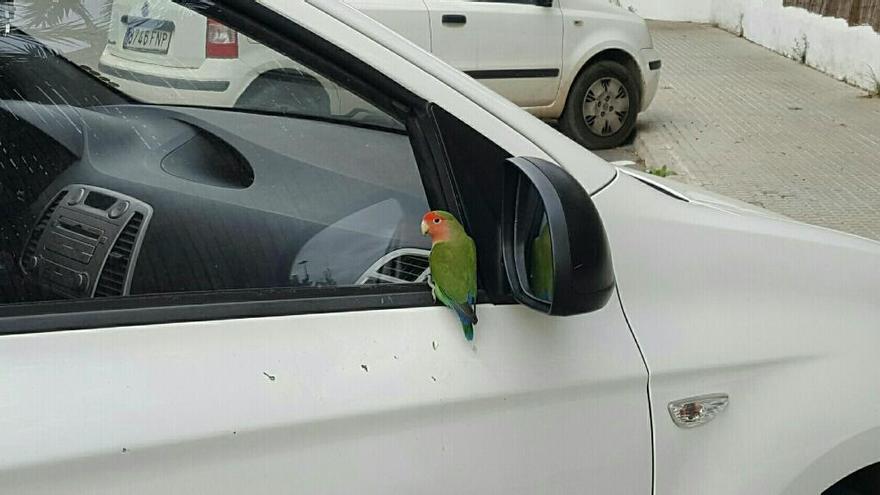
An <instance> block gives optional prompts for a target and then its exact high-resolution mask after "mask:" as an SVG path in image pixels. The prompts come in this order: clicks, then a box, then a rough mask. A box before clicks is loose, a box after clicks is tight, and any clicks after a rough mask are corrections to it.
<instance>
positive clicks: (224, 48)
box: [205, 19, 238, 58]
mask: <svg viewBox="0 0 880 495" xmlns="http://www.w3.org/2000/svg"><path fill="white" fill-rule="evenodd" d="M205 56H206V57H208V58H238V33H237V32H235V30H234V29H232V28H228V27H226V26H224V25H223V24H221V23H219V22H217V21H215V20H213V19H208V30H207V31H206V32H205Z"/></svg>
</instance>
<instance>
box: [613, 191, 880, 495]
mask: <svg viewBox="0 0 880 495" xmlns="http://www.w3.org/2000/svg"><path fill="white" fill-rule="evenodd" d="M597 206H598V207H599V209H600V212H601V213H602V217H603V221H604V223H605V226H606V229H607V232H608V235H609V239H610V242H611V249H612V252H613V253H614V257H615V258H614V261H615V263H614V265H615V273H616V275H617V281H618V286H619V290H620V292H621V298H622V301H623V307H624V310H625V311H626V314H627V317H628V319H629V322H630V324H631V325H632V327H633V329H634V331H635V332H636V336H637V339H638V341H639V344H640V346H641V348H642V350H643V352H644V354H645V358H646V361H647V364H648V368H649V371H650V374H651V384H650V388H651V398H652V409H653V417H654V432H655V441H656V483H657V485H656V493H670V494H673V493H685V492H693V493H718V494H726V493H730V494H743V493H785V494H803V493H819V492H821V491H822V490H824V489H825V488H827V487H828V485H829V484H830V483H833V482H834V481H836V480H838V479H840V478H842V477H844V476H846V475H847V474H849V473H850V472H852V471H854V470H855V469H858V468H859V467H862V466H865V465H868V464H871V463H873V462H877V460H878V456H880V450H878V449H877V446H878V445H880V444H878V443H877V440H878V438H880V434H878V432H880V430H878V422H877V418H878V417H880V401H877V399H876V398H875V397H873V395H872V393H869V392H868V390H873V389H874V388H875V387H874V385H873V384H876V383H877V382H878V381H880V366H878V365H877V356H876V354H877V349H878V347H880V333H878V331H877V330H878V323H877V322H878V321H880V305H878V304H877V303H876V294H877V289H878V278H877V275H876V274H877V273H880V249H878V244H877V243H876V242H873V241H868V240H865V239H861V238H858V237H856V236H850V235H845V234H840V233H834V232H830V231H828V230H826V229H821V228H817V227H810V226H805V225H803V224H800V223H796V222H793V221H787V220H780V219H775V218H769V217H765V216H758V215H755V214H743V213H733V212H727V211H720V210H719V209H717V208H712V207H707V206H704V205H700V204H694V203H688V202H684V201H680V200H676V199H673V198H670V197H669V196H667V195H666V194H664V193H662V192H660V191H656V190H652V189H650V188H648V187H646V186H645V185H643V184H641V183H639V182H638V181H637V180H636V179H634V178H632V177H629V176H627V175H623V174H621V175H620V177H619V178H618V179H617V180H616V181H615V183H614V184H612V185H611V186H609V187H608V188H607V189H606V190H603V192H602V193H601V194H599V195H598V196H597ZM647 240H650V244H648V245H646V241H647ZM716 392H721V393H727V394H729V395H730V406H729V408H728V410H727V411H725V412H724V413H722V414H721V415H720V416H719V417H718V418H717V419H715V420H714V421H713V422H711V423H709V424H708V425H706V426H704V427H701V428H699V429H695V430H683V429H681V428H678V427H676V426H675V425H674V424H673V422H672V420H671V418H670V416H669V413H668V411H667V410H666V406H667V404H668V403H669V402H670V401H673V400H677V399H682V398H685V397H691V396H695V395H700V394H707V393H716ZM869 445H872V446H873V448H869V447H868V446H869ZM832 450H833V451H834V453H833V454H831V453H830V451H832ZM724 467H728V468H727V469H725V468H724Z"/></svg>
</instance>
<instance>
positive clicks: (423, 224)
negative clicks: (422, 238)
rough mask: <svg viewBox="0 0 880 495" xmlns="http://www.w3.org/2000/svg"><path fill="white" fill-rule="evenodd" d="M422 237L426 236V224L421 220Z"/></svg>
mask: <svg viewBox="0 0 880 495" xmlns="http://www.w3.org/2000/svg"><path fill="white" fill-rule="evenodd" d="M422 235H428V224H427V223H425V221H424V220H422Z"/></svg>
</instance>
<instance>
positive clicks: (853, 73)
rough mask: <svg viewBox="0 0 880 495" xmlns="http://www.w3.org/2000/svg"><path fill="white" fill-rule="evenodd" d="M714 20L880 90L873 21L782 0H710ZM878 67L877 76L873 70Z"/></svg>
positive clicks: (878, 41) (878, 42)
mask: <svg viewBox="0 0 880 495" xmlns="http://www.w3.org/2000/svg"><path fill="white" fill-rule="evenodd" d="M711 1H712V11H713V22H716V23H718V25H719V26H721V27H723V28H724V29H727V30H729V31H732V32H735V33H742V35H743V36H744V37H745V38H748V39H750V40H752V41H754V42H755V43H758V44H760V45H763V46H766V47H767V48H769V49H771V50H773V51H775V52H779V53H782V54H784V55H786V56H789V57H792V58H795V59H799V58H800V57H801V55H802V54H803V51H804V49H803V47H804V46H806V63H807V65H810V66H812V67H815V68H817V69H819V70H821V71H823V72H826V73H828V74H830V75H832V76H834V77H836V78H838V79H841V80H846V81H847V82H849V83H851V84H856V85H858V86H861V87H863V88H866V89H876V87H875V85H876V82H875V80H876V79H880V34H878V33H876V32H875V31H874V30H873V29H872V28H871V27H870V26H852V27H851V26H849V25H848V24H847V22H846V21H845V20H843V19H838V18H835V17H822V16H820V15H818V14H814V13H812V12H809V11H807V10H804V9H799V8H794V7H783V6H782V0H711ZM872 70H873V72H874V75H873V76H872V74H871V72H872Z"/></svg>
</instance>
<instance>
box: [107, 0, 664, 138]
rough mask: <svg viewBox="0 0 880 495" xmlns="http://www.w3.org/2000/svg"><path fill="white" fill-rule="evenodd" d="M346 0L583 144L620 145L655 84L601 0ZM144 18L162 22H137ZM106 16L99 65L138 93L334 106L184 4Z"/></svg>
mask: <svg viewBox="0 0 880 495" xmlns="http://www.w3.org/2000/svg"><path fill="white" fill-rule="evenodd" d="M348 3H349V4H350V5H352V6H354V7H356V8H358V9H360V10H362V11H363V12H365V13H367V14H368V15H369V16H371V17H373V18H374V19H376V20H378V21H380V22H382V23H383V24H385V25H386V26H388V27H390V28H392V29H393V30H395V31H397V32H398V33H400V34H402V35H403V36H405V37H406V38H408V39H409V40H410V41H412V42H413V43H415V44H417V45H419V46H420V47H421V48H423V49H425V50H427V51H430V52H432V53H433V54H435V55H436V56H438V57H440V58H441V59H443V60H444V61H446V62H448V63H449V64H451V65H453V66H454V67H456V68H458V69H460V70H462V71H464V72H466V73H467V74H469V75H471V76H472V77H474V78H476V79H478V80H479V81H481V82H482V83H483V84H485V85H486V86H488V87H490V88H492V89H494V90H495V91H497V92H498V93H500V94H501V95H502V96H505V97H506V98H508V99H510V100H511V101H513V102H514V103H516V104H517V105H519V106H521V107H524V108H526V109H527V110H528V111H530V112H531V113H533V114H534V115H536V116H538V117H541V118H544V119H558V120H559V125H560V128H561V129H562V130H563V132H564V133H565V134H566V135H568V136H569V137H571V138H572V139H574V140H576V141H578V142H580V143H581V144H583V145H584V146H586V147H588V148H591V149H599V148H611V147H615V146H619V145H620V144H622V143H623V142H624V141H625V140H626V139H627V138H628V137H629V136H630V135H631V134H632V131H633V129H634V128H635V124H636V117H637V115H638V113H639V112H641V111H643V110H645V109H647V108H648V106H649V105H650V103H651V101H652V100H653V98H654V95H655V93H656V91H657V85H658V82H659V78H660V67H661V59H660V56H659V54H658V53H657V51H656V50H655V49H654V48H653V42H652V39H651V34H650V32H649V31H648V27H647V25H646V24H645V21H644V20H642V19H641V18H640V17H638V16H637V15H635V14H633V13H632V12H629V11H628V10H626V9H623V8H621V7H618V6H614V5H611V4H610V3H609V2H608V1H607V0H556V1H554V0H524V1H523V0H510V1H502V2H499V1H495V0H348ZM143 19H150V20H151V21H161V22H163V23H164V24H163V25H162V26H158V27H161V28H162V29H154V28H155V27H156V26H151V25H147V26H139V24H138V23H140V22H141V21H142V20H143ZM110 23H111V24H110V26H111V28H110V33H109V39H108V42H107V48H106V50H105V52H104V54H103V56H102V57H101V63H100V65H99V67H98V69H99V71H100V72H101V73H103V74H104V75H106V76H107V77H108V78H110V79H112V80H114V81H115V82H116V83H118V84H119V85H120V87H122V88H124V90H125V91H127V92H128V93H130V94H132V95H137V96H139V97H140V98H141V99H142V100H145V101H171V100H173V101H179V102H182V103H186V102H187V101H189V100H190V99H191V98H192V95H191V92H192V91H201V92H210V93H212V94H211V98H210V99H211V102H212V104H216V105H224V106H243V107H248V108H255V107H260V108H277V107H279V106H284V107H287V108H297V107H303V106H305V107H307V108H308V109H309V110H312V109H314V108H315V107H317V108H327V107H328V106H333V107H335V108H334V109H337V108H338V104H337V102H336V100H335V96H336V95H335V94H334V93H335V88H333V87H332V85H328V84H326V81H320V78H318V77H316V75H314V74H311V73H310V72H308V71H302V70H301V68H300V67H299V66H291V63H290V61H289V60H287V59H286V58H285V57H282V56H279V55H278V54H276V53H275V52H272V51H271V50H267V49H265V48H264V47H263V46H262V45H261V44H254V43H252V42H251V40H250V39H249V38H247V37H246V36H242V37H239V36H238V33H236V32H235V31H234V30H231V29H227V28H225V27H224V26H222V25H219V24H217V23H213V22H212V21H210V20H206V19H205V18H202V17H199V16H192V15H189V14H187V13H186V10H185V9H183V8H180V7H176V6H171V7H169V6H166V5H164V4H163V3H162V2H156V1H154V0H116V1H114V2H113V11H112V15H111V20H110ZM138 33H154V34H155V33H162V35H160V36H159V35H157V36H154V37H146V36H143V35H139V34H138ZM279 80H282V81H285V82H286V84H285V85H282V84H279ZM319 81H320V82H319ZM199 98H200V99H204V98H205V97H204V96H199ZM343 104H344V103H343Z"/></svg>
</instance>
